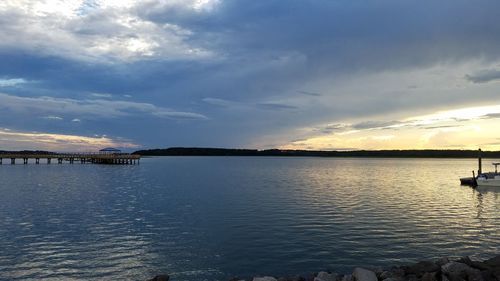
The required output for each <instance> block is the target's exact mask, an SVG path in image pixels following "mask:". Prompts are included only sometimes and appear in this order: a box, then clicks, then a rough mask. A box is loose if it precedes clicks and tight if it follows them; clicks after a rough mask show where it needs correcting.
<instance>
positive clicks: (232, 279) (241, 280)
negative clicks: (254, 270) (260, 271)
mask: <svg viewBox="0 0 500 281" xmlns="http://www.w3.org/2000/svg"><path fill="white" fill-rule="evenodd" d="M229 281H245V280H243V279H240V278H239V277H233V278H231V279H229Z"/></svg>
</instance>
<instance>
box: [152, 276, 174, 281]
mask: <svg viewBox="0 0 500 281" xmlns="http://www.w3.org/2000/svg"><path fill="white" fill-rule="evenodd" d="M169 279H170V276H168V275H166V274H161V275H156V276H155V277H154V278H153V279H149V281H168V280H169Z"/></svg>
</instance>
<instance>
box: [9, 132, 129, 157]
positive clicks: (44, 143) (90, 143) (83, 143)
mask: <svg viewBox="0 0 500 281" xmlns="http://www.w3.org/2000/svg"><path fill="white" fill-rule="evenodd" d="M110 146H111V147H120V148H130V149H132V148H137V147H138V145H137V144H135V143H133V142H131V141H128V140H125V139H120V138H110V137H107V136H93V137H88V136H78V135H65V134H53V133H41V132H21V131H15V130H11V129H5V128H4V129H0V148H1V149H3V150H24V149H27V150H29V149H43V150H49V151H75V152H77V151H97V150H99V149H101V148H103V147H110Z"/></svg>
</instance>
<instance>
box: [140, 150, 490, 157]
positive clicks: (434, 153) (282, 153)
mask: <svg viewBox="0 0 500 281" xmlns="http://www.w3.org/2000/svg"><path fill="white" fill-rule="evenodd" d="M133 154H139V155H141V156H278V157H353V158H355V157H360V158H361V157H362V158H477V157H478V151H477V150H438V149H424V150H353V151H322V150H283V149H266V150H257V149H230V148H203V147H171V148H165V149H148V150H138V151H135V152H133ZM481 155H482V157H483V158H500V151H482V154H481Z"/></svg>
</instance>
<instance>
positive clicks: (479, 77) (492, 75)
mask: <svg viewBox="0 0 500 281" xmlns="http://www.w3.org/2000/svg"><path fill="white" fill-rule="evenodd" d="M465 79H467V80H468V81H470V82H472V83H488V82H493V81H500V70H496V69H490V70H483V71H480V72H478V73H475V74H468V75H466V76H465Z"/></svg>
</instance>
